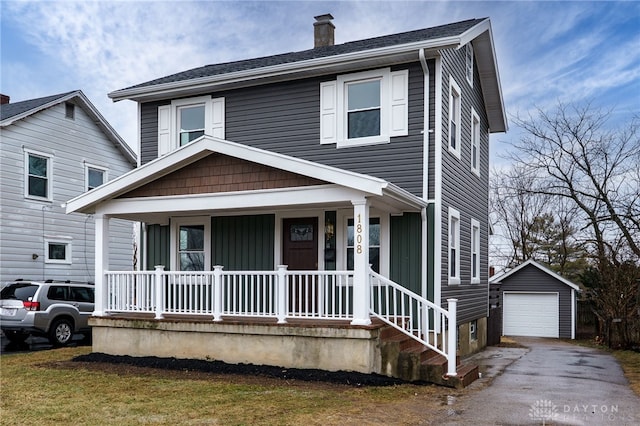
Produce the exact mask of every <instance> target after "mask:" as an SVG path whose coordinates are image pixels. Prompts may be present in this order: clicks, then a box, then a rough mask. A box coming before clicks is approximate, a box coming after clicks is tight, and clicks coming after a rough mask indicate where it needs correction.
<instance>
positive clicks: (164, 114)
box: [158, 96, 225, 157]
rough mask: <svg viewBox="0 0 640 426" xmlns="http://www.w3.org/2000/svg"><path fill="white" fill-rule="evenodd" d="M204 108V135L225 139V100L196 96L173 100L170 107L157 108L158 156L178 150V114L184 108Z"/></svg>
mask: <svg viewBox="0 0 640 426" xmlns="http://www.w3.org/2000/svg"><path fill="white" fill-rule="evenodd" d="M199 105H202V106H204V134H205V135H209V136H213V137H216V138H220V139H224V138H225V98H223V97H221V98H212V97H211V96H197V97H193V98H186V99H174V100H172V101H171V104H170V105H161V106H159V107H158V156H159V157H160V156H162V155H165V154H167V153H169V152H171V151H174V150H176V149H178V148H180V139H179V136H178V134H179V131H180V122H179V116H178V112H179V111H180V109H181V108H184V107H194V106H199Z"/></svg>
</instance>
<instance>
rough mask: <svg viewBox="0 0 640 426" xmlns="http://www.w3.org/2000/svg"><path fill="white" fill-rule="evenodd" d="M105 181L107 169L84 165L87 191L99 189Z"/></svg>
mask: <svg viewBox="0 0 640 426" xmlns="http://www.w3.org/2000/svg"><path fill="white" fill-rule="evenodd" d="M106 181H107V169H105V168H103V167H99V166H93V165H89V164H85V182H87V188H86V190H87V191H90V190H92V189H94V188H97V187H99V186H100V185H102V184H103V183H105V182H106Z"/></svg>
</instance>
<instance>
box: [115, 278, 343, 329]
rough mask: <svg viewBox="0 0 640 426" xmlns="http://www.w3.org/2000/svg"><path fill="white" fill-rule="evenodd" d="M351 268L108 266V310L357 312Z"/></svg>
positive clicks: (217, 314) (217, 315) (278, 314)
mask: <svg viewBox="0 0 640 426" xmlns="http://www.w3.org/2000/svg"><path fill="white" fill-rule="evenodd" d="M352 280H353V272H352V271H288V270H287V269H286V267H280V268H279V269H278V270H277V271H223V270H222V267H221V266H216V267H215V268H214V270H213V271H202V272H176V271H164V270H163V269H162V268H158V269H156V271H135V272H132V271H108V272H106V273H105V284H106V287H107V289H106V292H105V293H106V300H105V305H106V306H104V311H105V312H113V313H126V312H137V313H153V314H155V317H156V318H158V319H160V318H163V317H164V315H165V314H185V315H187V314H189V315H211V316H212V317H213V319H214V320H215V321H221V320H222V317H223V316H230V317H234V316H235V317H261V318H270V317H272V318H277V320H278V322H279V323H284V322H286V320H287V319H288V318H314V319H340V320H349V319H352V317H353V288H352V286H351V285H350V282H351V281H352Z"/></svg>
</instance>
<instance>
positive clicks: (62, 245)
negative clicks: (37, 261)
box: [44, 236, 72, 265]
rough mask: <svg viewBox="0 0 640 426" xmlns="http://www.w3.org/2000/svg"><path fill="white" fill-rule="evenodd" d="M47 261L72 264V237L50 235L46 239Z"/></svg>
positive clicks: (45, 251)
mask: <svg viewBox="0 0 640 426" xmlns="http://www.w3.org/2000/svg"><path fill="white" fill-rule="evenodd" d="M44 253H45V263H63V264H68V265H70V264H71V259H72V256H71V238H66V237H60V236H55V237H49V236H45V240H44Z"/></svg>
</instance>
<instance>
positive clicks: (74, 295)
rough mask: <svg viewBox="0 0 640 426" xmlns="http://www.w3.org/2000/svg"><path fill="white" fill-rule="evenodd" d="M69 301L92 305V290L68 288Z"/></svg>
mask: <svg viewBox="0 0 640 426" xmlns="http://www.w3.org/2000/svg"><path fill="white" fill-rule="evenodd" d="M70 291H71V299H70V300H73V301H74V302H82V303H93V300H94V294H93V289H92V288H87V287H70Z"/></svg>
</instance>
